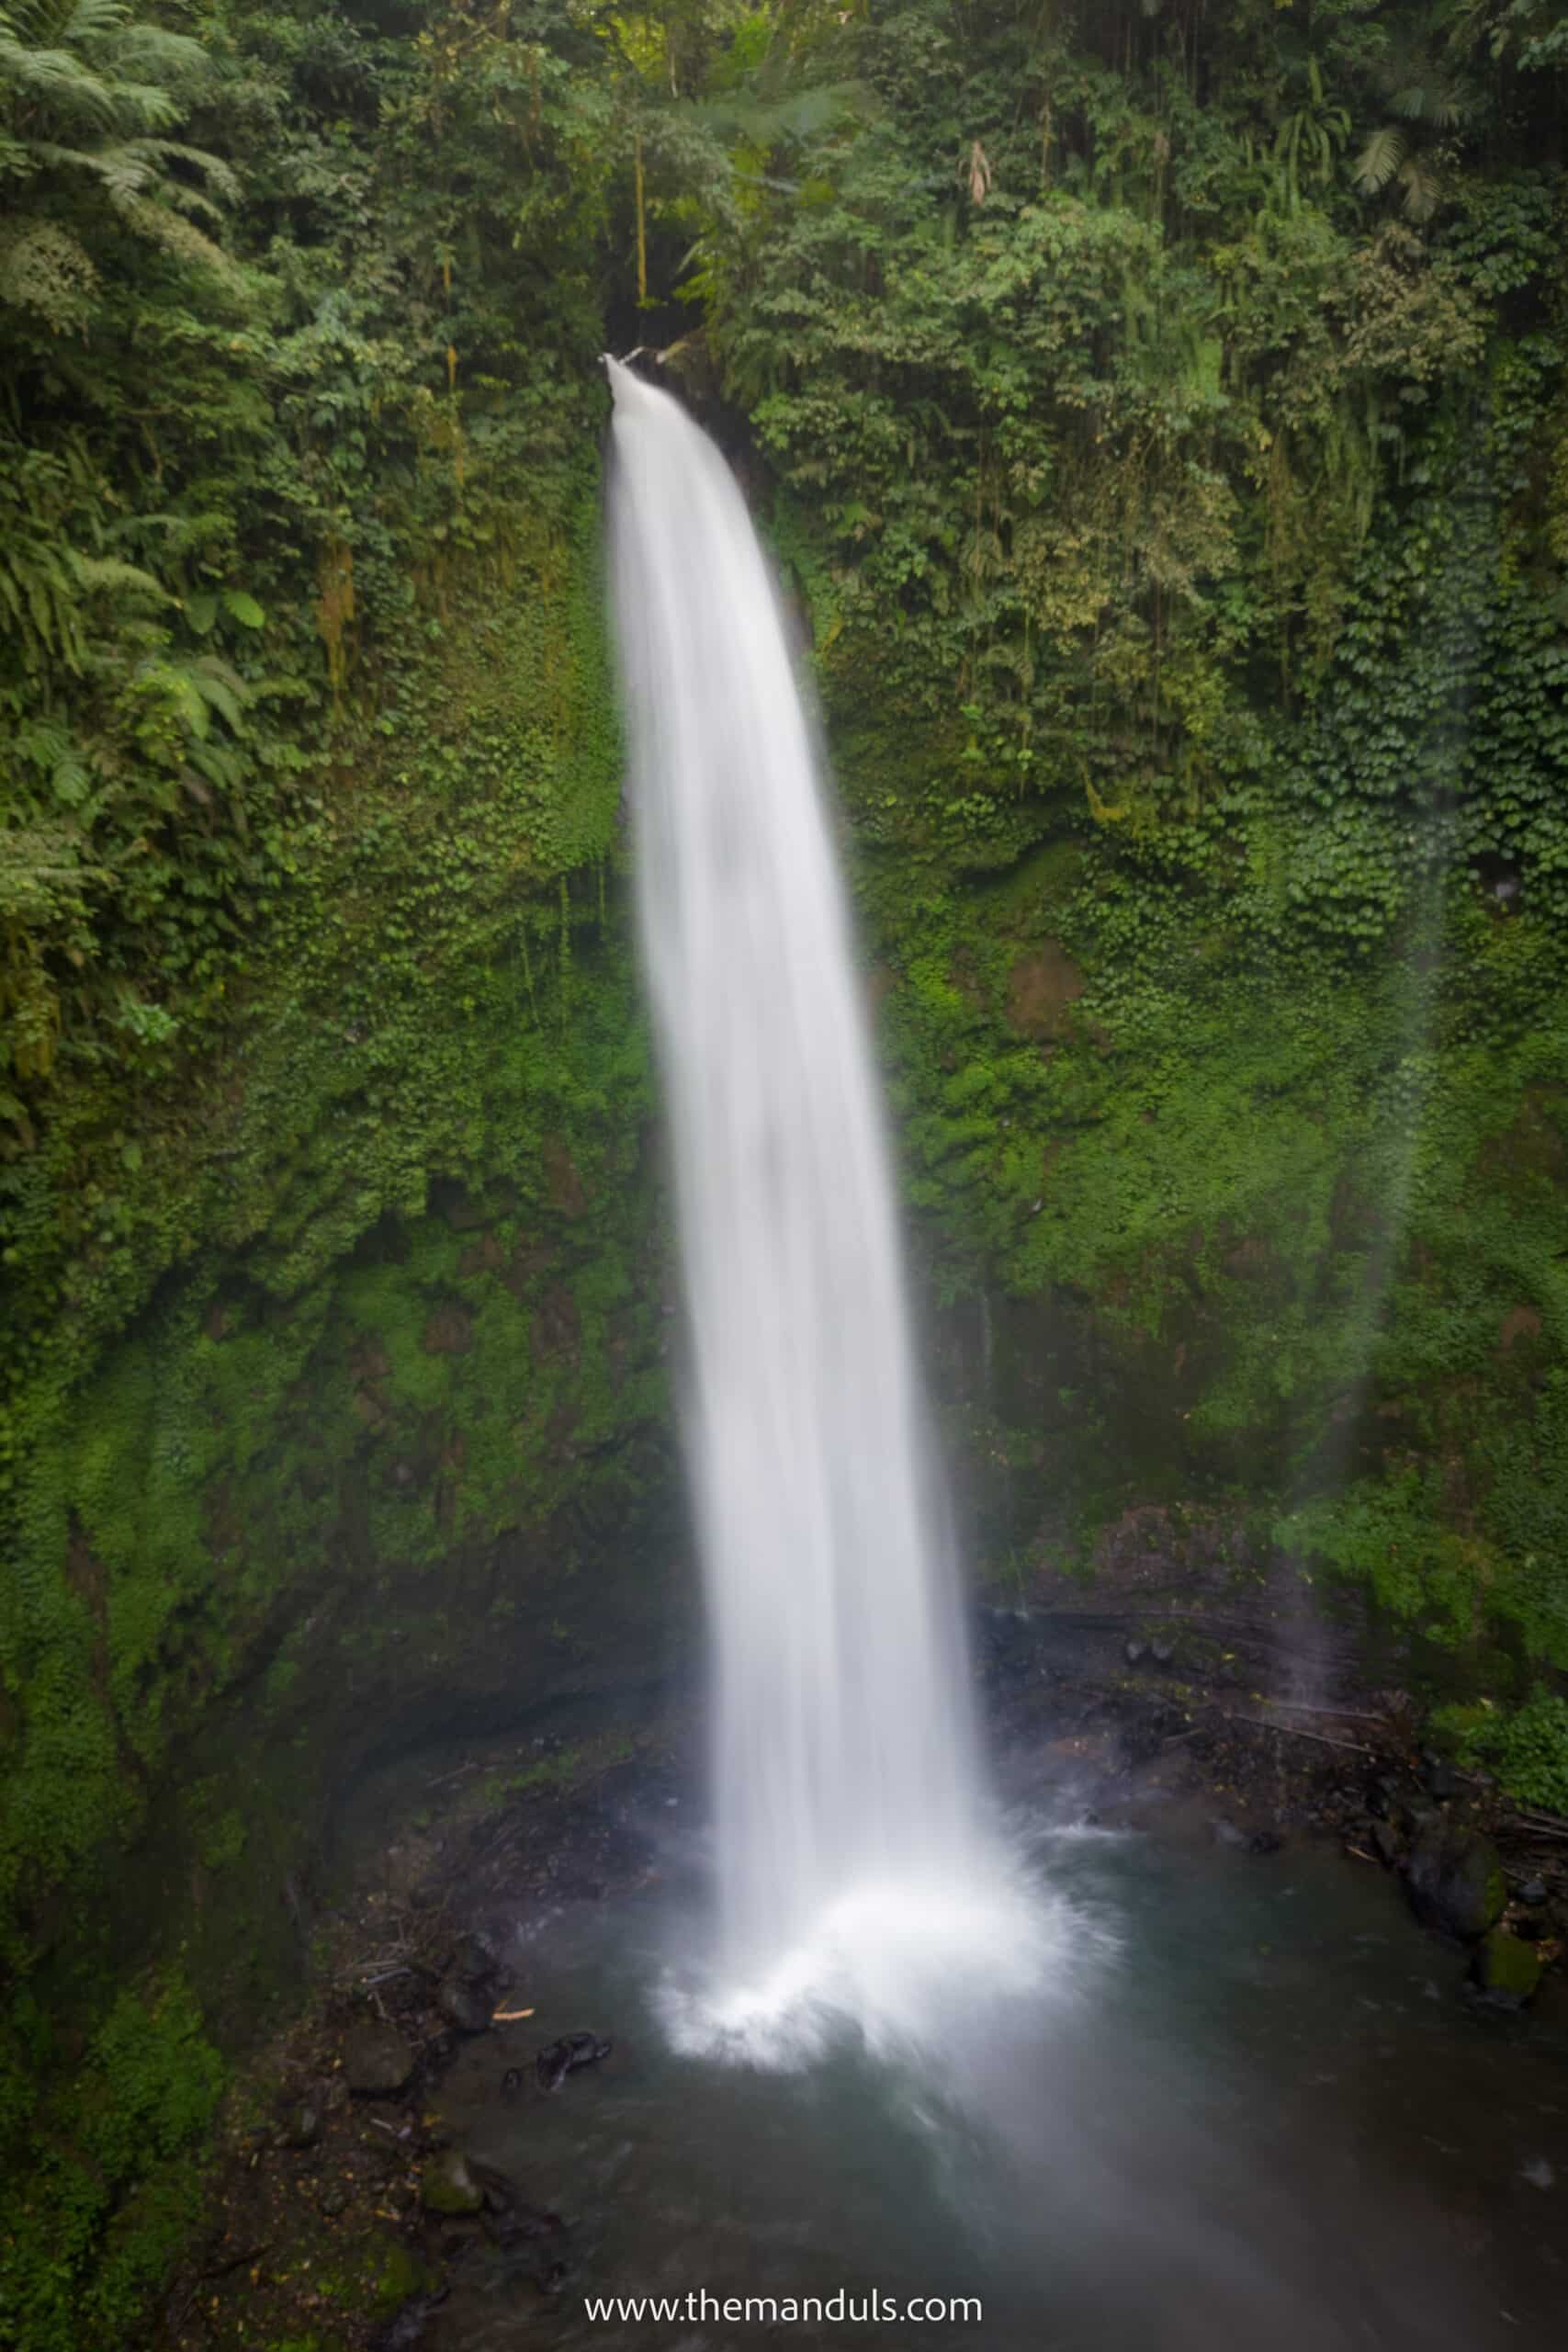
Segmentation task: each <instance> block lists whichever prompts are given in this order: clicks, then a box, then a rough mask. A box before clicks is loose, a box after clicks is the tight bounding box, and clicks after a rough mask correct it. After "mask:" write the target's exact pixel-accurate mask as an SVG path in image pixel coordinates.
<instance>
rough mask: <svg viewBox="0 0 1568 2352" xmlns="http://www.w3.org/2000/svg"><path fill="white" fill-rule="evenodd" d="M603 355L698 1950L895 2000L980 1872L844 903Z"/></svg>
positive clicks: (726, 554)
mask: <svg viewBox="0 0 1568 2352" xmlns="http://www.w3.org/2000/svg"><path fill="white" fill-rule="evenodd" d="M607 365H608V367H609V372H610V379H611V385H612V389H613V390H614V394H615V433H614V473H613V481H612V498H611V541H612V556H613V569H614V586H615V616H616V624H617V628H616V633H617V639H618V645H619V650H620V658H621V666H622V672H623V684H624V694H625V700H626V718H627V727H628V735H629V758H630V782H631V791H632V799H633V808H634V816H635V824H636V833H637V871H638V886H639V887H638V895H639V907H640V920H641V934H642V947H643V956H644V961H645V967H646V974H647V983H648V989H649V997H650V1001H651V1004H652V1010H653V1016H654V1024H655V1030H656V1035H657V1040H658V1046H659V1054H660V1065H661V1069H662V1075H663V1080H664V1087H665V1092H666V1099H667V1102H668V1106H669V1114H670V1125H671V1146H672V1159H673V1168H674V1181H675V1195H676V1207H677V1214H678V1218H679V1226H680V1237H681V1255H682V1280H683V1285H684V1295H685V1306H686V1313H687V1320H688V1326H689V1336H690V1371H689V1377H688V1383H687V1395H686V1397H685V1400H684V1426H685V1439H686V1447H687V1454H688V1461H689V1466H690V1474H691V1482H692V1487H693V1492H694V1503H695V1511H696V1521H697V1532H698V1539H699V1543H700V1546H701V1551H702V1555H703V1566H704V1576H705V1588H706V1594H707V1604H708V1616H709V1623H710V1626H711V1641H712V1649H713V1662H714V1702H713V1720H714V1731H713V1740H714V1753H713V1763H712V1769H713V1780H714V1790H715V1806H716V1841H717V1879H718V1901H719V1932H718V1952H717V1955H716V1976H717V1979H718V1981H719V1982H720V1983H722V1984H723V1985H725V1986H727V1987H728V1994H729V2006H728V2011H727V2012H726V2014H727V2015H728V2017H729V2018H730V2020H731V2022H732V2023H733V2022H735V2021H736V2020H741V2019H745V2018H750V2017H751V2016H752V2015H753V2014H755V2013H758V2012H761V2011H764V2010H766V2011H770V2012H773V2011H780V2010H790V2009H798V2008H799V2007H801V2005H802V2004H803V2003H804V2004H805V2005H807V2006H808V2007H809V2006H810V2005H811V2004H812V2003H822V2002H827V2003H829V2004H830V2005H832V2006H834V2007H839V2008H848V2009H850V2010H852V2012H854V2013H855V2014H856V2016H857V2017H858V2018H859V2020H860V2021H861V2022H862V2023H863V2024H868V2023H874V2016H873V2014H872V2013H873V2012H875V2013H878V2014H880V2013H882V2012H887V2011H891V2012H896V2013H900V2014H901V2015H902V2018H903V2021H904V2022H905V2023H908V2021H909V2019H908V2012H909V2010H910V2007H911V2001H912V1999H913V1990H912V1988H914V1989H918V1987H919V1985H922V1984H927V1983H929V1982H930V1981H931V1980H934V1978H935V1977H936V1976H937V1975H938V1974H941V1973H944V1972H946V1971H949V1970H950V1969H951V1967H952V1966H953V1964H962V1965H965V1966H972V1965H973V1964H974V1962H975V1959H976V1949H977V1947H979V1946H980V1945H982V1944H987V1945H992V1944H994V1943H995V1940H996V1934H997V1922H996V1917H995V1905H996V1903H997V1901H998V1900H999V1899H1001V1896H1000V1893H999V1890H1000V1889H1001V1887H1002V1885H1003V1883H1004V1880H1005V1873H1004V1872H1003V1871H1001V1869H1000V1867H999V1864H998V1861H997V1858H996V1856H995V1853H994V1851H993V1849H992V1847H991V1843H990V1839H989V1836H988V1833H987V1829H986V1827H985V1826H984V1823H983V1817H982V1816H983V1805H982V1800H981V1788H980V1775H979V1773H978V1770H977V1768H976V1758H975V1747H974V1735H973V1729H972V1725H971V1722H970V1717H969V1706H968V1696H967V1693H968V1671H967V1664H966V1657H965V1645H964V1629H963V1623H962V1617H961V1612H960V1608H959V1601H958V1590H957V1578H956V1575H955V1570H954V1565H953V1559H952V1557H951V1552H950V1546H949V1544H948V1541H947V1536H946V1531H945V1524H944V1513H943V1506H942V1493H941V1485H940V1481H939V1480H938V1479H937V1477H936V1476H934V1475H933V1470H932V1460H933V1450H932V1446H931V1441H930V1438H929V1436H928V1433H927V1429H926V1416H925V1407H924V1403H923V1399H922V1396H921V1391H920V1384H919V1376H918V1373H917V1369H916V1363H915V1357H914V1350H913V1346H912V1340H911V1333H910V1327H909V1315H908V1305H907V1301H906V1296H905V1283H904V1272H903V1266H902V1262H901V1252H900V1245H899V1237H898V1228H897V1216H896V1211H895V1205H894V1196H893V1186H892V1181H891V1174H890V1168H889V1156H888V1149H887V1143H886V1136H885V1134H884V1128H883V1120H882V1114H881V1106H880V1103H879V1101H878V1096H877V1088H876V1082H875V1076H874V1067H873V1060H872V1053H871V1046H870V1038H869V1035H868V1023H867V1018H866V1011H865V1005H864V1001H863V987H862V982H861V978H860V975H859V973H858V971H857V967H856V963H855V956H854V949H853V941H852V932H851V924H850V919H849V910H848V906H847V902H846V896H845V891H844V888H843V885H842V883H841V880H840V876H839V873H838V869H837V864H836V860H835V857H834V851H833V842H832V834H831V822H830V819H829V812H828V809H827V807H826V805H825V800H824V793H823V788H822V780H821V778H820V777H819V775H818V763H817V760H816V757H815V752H814V746H813V738H812V729H811V727H810V724H809V722H808V719H807V714H806V711H805V709H804V707H803V705H802V701H801V697H800V694H799V692H798V689H797V687H796V684H795V677H794V674H793V672H792V667H791V662H790V656H789V650H788V644H787V639H786V632H785V628H784V617H783V615H782V612H781V609H780V605H779V602H778V598H777V595H776V594H775V592H774V588H773V582H772V579H771V578H770V575H769V571H768V567H767V564H766V561H765V559H764V557H763V554H762V551H761V547H760V546H759V544H758V541H757V537H756V535H755V533H754V532H753V530H752V527H751V524H750V517H749V515H748V514H747V511H746V505H745V502H744V499H743V498H742V496H741V493H740V491H739V487H738V485H737V483H736V481H735V480H734V478H733V477H732V475H731V473H730V471H729V469H728V466H727V465H726V463H725V461H724V459H723V458H722V457H721V455H720V454H719V452H718V450H717V449H716V447H715V446H714V445H713V443H712V442H711V441H710V440H709V439H708V438H707V436H706V435H705V434H704V433H703V432H702V431H701V430H700V429H699V428H698V426H697V425H696V424H694V423H693V422H692V420H691V418H690V417H689V416H688V415H687V414H686V413H685V412H684V411H683V409H682V407H681V406H680V404H679V403H678V402H677V401H675V400H673V399H672V398H671V396H670V395H669V394H667V393H665V392H662V391H660V390H655V389H654V388H653V387H652V386H650V385H649V384H647V383H645V382H643V381H642V379H640V378H638V377H637V376H635V375H634V374H632V373H631V372H630V371H629V370H628V369H627V368H625V367H623V366H620V365H618V364H617V363H616V362H615V361H614V360H611V361H609V362H607ZM947 1997H948V1999H949V2000H950V2001H951V1997H952V1981H951V1975H949V1977H948V1984H947Z"/></svg>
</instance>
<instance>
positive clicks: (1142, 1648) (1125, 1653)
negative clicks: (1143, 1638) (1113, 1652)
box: [1122, 1642, 1148, 1666]
mask: <svg viewBox="0 0 1568 2352" xmlns="http://www.w3.org/2000/svg"><path fill="white" fill-rule="evenodd" d="M1147 1655H1148V1649H1147V1645H1146V1644H1145V1643H1143V1642H1127V1643H1124V1644H1123V1645H1122V1657H1124V1658H1125V1659H1126V1661H1127V1663H1128V1665H1129V1666H1141V1665H1142V1663H1143V1661H1144V1659H1145V1657H1147Z"/></svg>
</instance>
